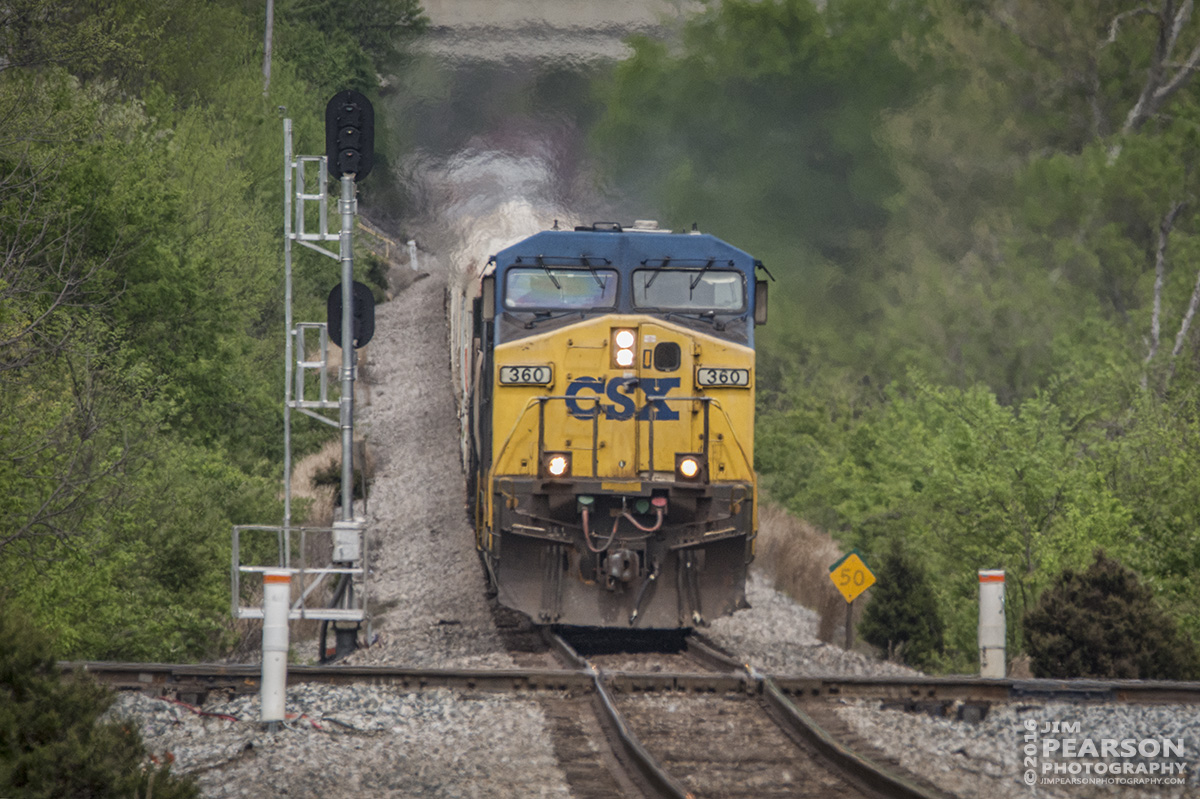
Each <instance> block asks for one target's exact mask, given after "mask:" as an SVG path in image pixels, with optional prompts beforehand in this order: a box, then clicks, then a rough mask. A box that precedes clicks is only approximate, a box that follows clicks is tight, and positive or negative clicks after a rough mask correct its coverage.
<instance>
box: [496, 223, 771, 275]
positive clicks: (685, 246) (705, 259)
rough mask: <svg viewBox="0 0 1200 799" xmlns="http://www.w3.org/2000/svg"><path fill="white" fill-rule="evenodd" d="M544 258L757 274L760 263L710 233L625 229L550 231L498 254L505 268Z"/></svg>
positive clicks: (576, 263)
mask: <svg viewBox="0 0 1200 799" xmlns="http://www.w3.org/2000/svg"><path fill="white" fill-rule="evenodd" d="M539 258H540V259H541V263H544V264H545V265H547V266H594V267H595V266H605V265H612V266H621V265H625V266H629V267H634V266H643V267H649V268H663V267H671V266H676V267H680V268H687V267H695V268H699V267H703V266H705V265H710V266H711V267H713V268H722V267H724V268H729V267H730V266H732V267H733V268H736V269H740V270H742V271H744V272H747V273H750V274H751V275H752V274H753V272H754V264H755V260H754V258H753V257H751V256H750V255H749V254H748V253H746V252H744V251H742V250H740V249H738V248H737V247H734V246H733V245H731V244H728V243H726V242H724V241H722V240H721V239H718V238H717V237H715V236H712V235H709V234H707V233H695V232H693V233H671V232H668V231H659V230H641V229H633V230H621V229H619V228H616V229H613V230H608V229H603V230H596V229H578V228H577V229H575V230H545V231H542V232H541V233H535V234H534V235H532V236H530V237H529V238H527V239H522V240H521V241H519V242H517V243H516V244H514V245H512V246H511V247H507V248H505V249H503V250H501V251H500V252H498V253H497V254H496V255H495V256H494V259H495V261H496V265H497V266H498V267H500V268H505V267H509V266H514V265H517V264H521V265H524V264H531V265H532V264H538V263H539V260H538V259H539ZM605 262H607V264H606V263H605ZM731 262H732V263H731Z"/></svg>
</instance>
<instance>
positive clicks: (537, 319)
mask: <svg viewBox="0 0 1200 799" xmlns="http://www.w3.org/2000/svg"><path fill="white" fill-rule="evenodd" d="M575 314H579V318H580V319H583V318H586V316H587V314H586V313H585V312H584V311H563V312H562V313H558V314H556V313H550V312H549V311H539V312H537V313H535V314H534V315H533V318H532V319H530V320H529V321H527V322H526V323H525V329H526V330H532V329H533V328H535V327H537V326H538V325H540V324H541V323H542V322H550V321H552V320H554V319H562V318H564V317H567V316H574V315H575Z"/></svg>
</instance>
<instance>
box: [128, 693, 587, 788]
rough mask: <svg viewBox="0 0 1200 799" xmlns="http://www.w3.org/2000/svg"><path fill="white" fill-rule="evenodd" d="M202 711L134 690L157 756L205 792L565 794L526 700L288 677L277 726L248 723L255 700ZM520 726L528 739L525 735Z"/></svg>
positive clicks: (133, 705)
mask: <svg viewBox="0 0 1200 799" xmlns="http://www.w3.org/2000/svg"><path fill="white" fill-rule="evenodd" d="M204 710H205V712H207V713H220V714H228V715H229V716H231V717H233V718H236V719H237V720H231V719H225V718H217V717H212V716H200V715H197V714H195V713H193V712H192V711H191V710H189V709H187V708H185V707H182V706H179V705H176V704H172V703H169V702H166V701H163V700H156V699H150V698H147V697H144V696H142V695H140V694H129V695H124V696H122V697H121V698H120V700H119V702H118V704H117V707H116V708H115V711H116V712H117V713H120V714H122V715H129V716H133V717H135V718H136V719H137V720H138V722H139V723H140V725H141V729H142V734H143V735H144V736H145V738H146V739H147V741H148V743H149V744H150V747H151V748H152V750H153V751H155V752H157V753H158V757H159V758H160V760H161V759H164V758H166V759H170V760H172V761H173V762H174V768H175V769H176V770H177V771H180V772H185V773H190V774H193V775H195V777H196V778H197V781H198V782H199V784H200V786H201V789H202V791H203V794H204V796H206V797H240V796H253V797H263V796H271V797H276V796H291V797H314V799H315V798H316V797H321V799H330V798H331V797H332V798H333V799H338V798H339V797H346V799H349V798H350V797H356V798H361V797H373V798H378V799H401V797H404V798H406V799H407V797H415V796H421V797H447V798H448V799H449V798H451V797H476V796H495V797H509V796H511V797H517V796H522V797H524V796H528V797H569V796H571V793H570V791H569V790H568V789H567V787H566V780H565V779H564V778H563V776H562V771H561V770H560V769H559V767H558V764H557V762H556V761H555V758H554V753H553V749H551V748H548V747H546V746H539V745H538V743H539V742H538V740H537V738H536V735H537V733H538V731H540V730H541V729H542V727H543V725H544V719H543V717H542V710H541V708H540V707H539V705H538V703H537V702H535V701H529V700H521V699H513V698H509V697H503V696H488V695H484V694H480V695H476V696H463V695H455V694H452V693H450V692H447V691H443V690H437V691H423V692H421V693H419V694H414V693H407V692H405V691H404V690H402V689H390V688H383V687H371V686H351V687H339V688H333V687H329V686H319V685H309V686H298V687H295V688H292V689H290V690H289V691H288V711H289V714H293V713H294V714H296V716H295V718H293V719H291V720H290V721H289V722H288V724H287V726H286V728H284V729H281V730H279V731H277V732H273V733H272V732H266V731H265V730H263V729H262V728H261V726H260V725H259V724H258V722H257V719H258V713H259V706H258V698H257V697H241V698H238V699H234V700H232V701H214V702H209V703H207V704H206V706H205V707H204ZM531 735H533V736H534V737H533V738H532V739H531Z"/></svg>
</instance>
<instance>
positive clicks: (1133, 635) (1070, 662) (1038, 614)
mask: <svg viewBox="0 0 1200 799" xmlns="http://www.w3.org/2000/svg"><path fill="white" fill-rule="evenodd" d="M1025 632H1026V637H1027V641H1028V651H1029V654H1030V656H1031V657H1032V665H1033V670H1034V673H1035V674H1036V675H1037V676H1039V677H1052V678H1057V679H1066V678H1080V677H1082V678H1093V679H1114V678H1125V679H1161V680H1183V679H1195V678H1196V677H1197V675H1198V674H1200V659H1198V658H1197V652H1196V647H1195V645H1194V644H1193V643H1192V642H1191V641H1189V640H1187V639H1186V638H1185V637H1183V636H1181V635H1180V634H1179V632H1178V630H1177V629H1176V625H1175V623H1174V621H1172V620H1171V619H1170V618H1169V617H1168V616H1167V615H1166V614H1164V613H1163V612H1162V611H1161V610H1160V609H1159V608H1158V606H1157V605H1156V603H1155V602H1154V598H1153V596H1152V595H1151V592H1150V590H1149V589H1148V588H1146V587H1145V586H1144V585H1142V584H1141V582H1140V581H1139V580H1138V577H1137V575H1136V574H1135V573H1134V572H1132V571H1130V570H1129V569H1127V568H1125V567H1124V566H1122V565H1121V564H1120V563H1118V562H1117V561H1115V560H1113V559H1111V558H1109V557H1107V556H1106V555H1105V554H1104V552H1103V551H1102V550H1097V551H1096V553H1095V560H1094V561H1093V562H1092V564H1091V565H1090V566H1089V567H1088V568H1087V569H1086V570H1084V571H1082V572H1077V571H1074V570H1071V569H1068V570H1066V571H1064V572H1063V573H1062V574H1061V575H1060V576H1059V577H1058V579H1057V580H1056V581H1055V583H1054V585H1052V586H1051V587H1050V588H1049V589H1048V590H1047V591H1046V592H1045V593H1044V594H1042V596H1041V599H1040V600H1039V601H1038V603H1037V605H1036V606H1035V607H1033V608H1031V609H1030V610H1029V612H1028V614H1027V615H1026V617H1025Z"/></svg>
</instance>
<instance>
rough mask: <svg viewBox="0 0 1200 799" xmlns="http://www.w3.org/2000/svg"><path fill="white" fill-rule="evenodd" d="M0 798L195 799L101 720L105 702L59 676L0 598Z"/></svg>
mask: <svg viewBox="0 0 1200 799" xmlns="http://www.w3.org/2000/svg"><path fill="white" fill-rule="evenodd" d="M0 638H3V640H4V642H5V645H4V646H3V647H0V794H3V795H4V796H5V797H11V798H12V799H59V798H60V797H68V796H69V797H78V798H79V799H109V797H111V799H126V797H149V796H151V795H153V796H155V797H158V799H198V797H199V796H200V791H199V788H198V787H197V786H196V785H195V783H193V782H192V781H191V780H190V779H182V778H179V777H176V776H174V775H172V774H171V773H170V767H169V766H161V767H153V766H150V765H149V764H148V763H147V762H146V761H147V754H146V750H145V747H144V746H143V744H142V740H141V736H140V735H139V733H138V732H137V730H136V729H135V728H134V727H132V726H131V725H130V724H129V723H127V722H122V721H101V720H100V718H101V715H102V714H103V713H104V711H105V710H107V709H108V707H109V706H110V705H111V704H112V700H113V696H112V694H111V693H110V692H109V691H108V690H107V689H104V688H102V687H100V686H99V685H97V684H96V683H95V682H94V681H93V680H91V679H90V678H89V677H87V676H86V675H84V674H82V673H80V674H76V675H73V676H68V677H65V678H64V677H62V676H61V673H60V671H59V668H58V665H57V663H56V662H55V660H54V658H53V657H52V656H51V654H50V651H51V646H50V643H49V641H48V640H46V639H45V638H43V637H42V635H41V634H40V633H39V632H38V628H37V625H36V624H34V623H33V621H32V619H29V618H28V617H26V616H25V614H24V613H22V612H21V611H20V610H19V609H18V608H17V607H16V606H15V605H14V604H13V601H12V599H11V597H5V596H2V595H0Z"/></svg>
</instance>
